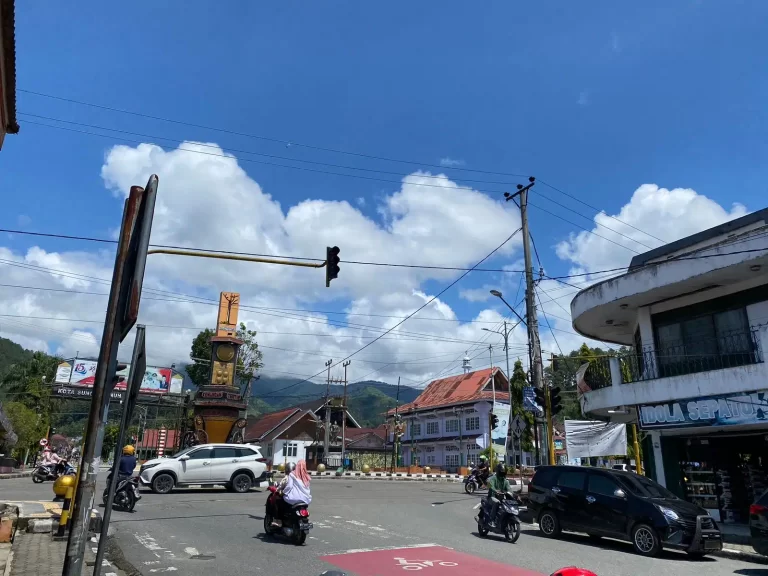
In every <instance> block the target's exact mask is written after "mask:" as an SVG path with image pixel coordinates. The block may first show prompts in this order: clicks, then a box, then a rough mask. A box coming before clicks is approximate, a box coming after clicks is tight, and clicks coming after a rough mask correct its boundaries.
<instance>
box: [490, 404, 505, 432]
mask: <svg viewBox="0 0 768 576" xmlns="http://www.w3.org/2000/svg"><path fill="white" fill-rule="evenodd" d="M493 413H494V414H495V415H496V417H497V418H498V419H499V425H498V426H497V427H496V429H495V430H492V431H491V438H492V439H493V440H504V439H506V437H507V428H508V427H509V404H494V406H493Z"/></svg>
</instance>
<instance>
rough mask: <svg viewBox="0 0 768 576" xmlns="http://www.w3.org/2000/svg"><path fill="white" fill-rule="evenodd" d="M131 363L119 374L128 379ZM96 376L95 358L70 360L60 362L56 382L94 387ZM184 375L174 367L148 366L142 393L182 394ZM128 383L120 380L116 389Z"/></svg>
mask: <svg viewBox="0 0 768 576" xmlns="http://www.w3.org/2000/svg"><path fill="white" fill-rule="evenodd" d="M130 370H131V366H130V364H129V365H127V366H126V368H125V369H124V370H120V371H119V372H118V373H117V376H122V377H123V378H124V379H126V380H127V378H128V374H129V373H130ZM95 377H96V361H95V360H80V359H75V360H68V361H65V362H62V363H61V364H59V366H58V367H57V369H56V383H57V384H67V385H69V386H84V387H92V386H93V382H94V380H95ZM183 383H184V377H183V376H182V375H181V374H180V373H178V372H176V371H175V370H173V369H172V368H158V367H156V366H147V370H146V372H145V373H144V379H143V381H142V382H141V390H140V392H141V393H142V394H181V389H182V384H183ZM126 386H127V383H126V382H125V381H123V382H119V383H118V384H117V385H116V386H115V390H125V388H126Z"/></svg>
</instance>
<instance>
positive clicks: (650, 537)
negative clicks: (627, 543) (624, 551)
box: [632, 524, 661, 556]
mask: <svg viewBox="0 0 768 576" xmlns="http://www.w3.org/2000/svg"><path fill="white" fill-rule="evenodd" d="M632 546H634V548H635V552H637V553H638V554H642V555H643V556H658V554H659V552H661V542H659V535H658V534H656V530H654V529H653V527H651V526H648V524H636V525H635V527H634V528H632Z"/></svg>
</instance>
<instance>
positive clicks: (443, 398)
mask: <svg viewBox="0 0 768 576" xmlns="http://www.w3.org/2000/svg"><path fill="white" fill-rule="evenodd" d="M493 376H494V381H495V386H496V400H499V401H502V402H509V394H508V393H507V390H508V386H509V385H508V383H507V377H506V376H505V375H504V372H502V371H501V369H499V368H493ZM490 378H491V368H486V369H484V370H475V371H474V372H469V373H467V374H458V375H456V376H449V377H448V378H441V379H440V380H433V381H432V382H430V383H429V385H428V386H427V387H426V388H425V389H424V392H422V393H421V394H420V395H419V397H418V398H416V400H414V401H413V402H411V403H409V404H403V405H402V406H400V407H399V408H398V409H397V411H398V413H402V412H410V411H415V410H425V409H429V408H438V407H441V406H452V405H455V404H464V403H469V402H477V401H480V400H492V399H493V396H494V395H493V391H492V388H491V386H490V385H489V384H490V382H489V379H490ZM486 385H487V386H486ZM394 413H395V411H394V410H390V411H389V412H388V414H394Z"/></svg>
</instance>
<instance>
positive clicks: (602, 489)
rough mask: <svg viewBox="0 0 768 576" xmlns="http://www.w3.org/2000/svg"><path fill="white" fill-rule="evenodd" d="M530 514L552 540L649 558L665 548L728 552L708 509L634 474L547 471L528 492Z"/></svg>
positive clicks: (552, 468)
mask: <svg viewBox="0 0 768 576" xmlns="http://www.w3.org/2000/svg"><path fill="white" fill-rule="evenodd" d="M528 509H529V510H530V511H531V512H532V515H533V518H535V519H537V520H538V523H539V530H540V531H541V533H542V534H543V535H544V536H547V537H550V538H552V537H556V536H558V535H559V534H560V532H561V531H562V530H566V531H572V532H585V533H587V534H588V535H589V536H590V537H592V538H601V537H608V538H617V539H620V540H626V541H629V542H631V543H632V546H634V548H635V551H636V552H638V553H639V554H643V555H645V556H656V555H657V554H659V552H661V550H662V548H676V549H679V550H685V551H686V552H688V553H689V554H690V555H692V556H704V555H705V554H707V553H708V552H714V551H717V550H721V549H722V547H723V541H722V537H721V534H720V529H719V528H718V526H717V524H716V523H715V521H714V519H712V518H711V517H710V516H709V515H708V514H707V512H706V511H705V510H704V509H703V508H700V507H699V506H697V505H696V504H691V503H690V502H686V501H685V500H682V499H680V498H678V497H677V496H675V495H674V494H673V493H672V492H670V491H669V490H667V489H666V488H664V487H663V486H661V485H660V484H657V483H656V482H654V481H653V480H650V479H648V478H646V477H644V476H639V475H637V474H634V473H632V472H622V471H619V470H608V469H604V468H587V467H579V466H542V467H541V468H539V469H538V470H537V471H536V473H535V474H534V476H533V478H532V479H531V483H530V485H529V486H528Z"/></svg>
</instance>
